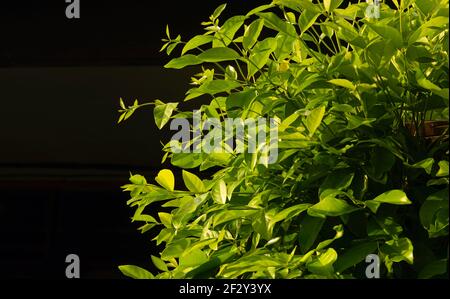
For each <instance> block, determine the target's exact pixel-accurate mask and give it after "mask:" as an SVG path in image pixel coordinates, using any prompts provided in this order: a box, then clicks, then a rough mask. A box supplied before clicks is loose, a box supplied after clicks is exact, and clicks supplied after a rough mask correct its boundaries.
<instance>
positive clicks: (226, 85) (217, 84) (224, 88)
mask: <svg viewBox="0 0 450 299" xmlns="http://www.w3.org/2000/svg"><path fill="white" fill-rule="evenodd" d="M240 86H241V85H240V84H239V82H236V81H230V80H221V79H218V80H212V81H209V82H207V83H205V84H203V85H202V86H200V87H199V88H198V90H199V91H201V92H202V93H207V94H210V95H215V94H217V93H220V92H229V91H230V90H232V89H235V88H238V87H240Z"/></svg>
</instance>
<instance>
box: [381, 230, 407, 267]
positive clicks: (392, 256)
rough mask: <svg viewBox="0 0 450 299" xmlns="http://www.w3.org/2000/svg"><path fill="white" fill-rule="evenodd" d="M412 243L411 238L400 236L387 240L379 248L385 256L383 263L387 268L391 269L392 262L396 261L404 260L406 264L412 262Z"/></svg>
mask: <svg viewBox="0 0 450 299" xmlns="http://www.w3.org/2000/svg"><path fill="white" fill-rule="evenodd" d="M413 249H414V247H413V244H412V243H411V240H410V239H408V238H400V239H395V240H390V241H387V242H386V243H385V244H384V245H383V246H382V247H381V248H380V250H381V252H383V253H384V254H385V255H386V257H385V263H386V266H387V268H388V270H391V269H392V263H398V262H401V261H405V262H407V263H408V264H413V262H414V255H413Z"/></svg>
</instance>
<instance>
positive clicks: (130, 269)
mask: <svg viewBox="0 0 450 299" xmlns="http://www.w3.org/2000/svg"><path fill="white" fill-rule="evenodd" d="M119 270H120V271H121V272H122V273H123V274H124V275H126V276H128V277H131V278H134V279H153V278H155V277H154V276H153V274H152V273H150V272H149V271H147V270H145V269H143V268H141V267H138V266H133V265H122V266H119Z"/></svg>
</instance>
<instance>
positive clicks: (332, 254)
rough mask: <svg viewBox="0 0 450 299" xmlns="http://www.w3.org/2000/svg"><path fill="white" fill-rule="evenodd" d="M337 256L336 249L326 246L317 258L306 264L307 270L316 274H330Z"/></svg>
mask: <svg viewBox="0 0 450 299" xmlns="http://www.w3.org/2000/svg"><path fill="white" fill-rule="evenodd" d="M337 257H338V255H337V252H336V250H334V249H333V248H328V249H327V251H325V252H324V253H322V254H320V255H319V257H318V258H317V259H315V260H314V261H312V262H310V263H308V264H307V267H308V270H309V271H310V272H311V273H314V274H318V275H332V274H333V272H334V270H333V264H334V262H335V261H336V260H337Z"/></svg>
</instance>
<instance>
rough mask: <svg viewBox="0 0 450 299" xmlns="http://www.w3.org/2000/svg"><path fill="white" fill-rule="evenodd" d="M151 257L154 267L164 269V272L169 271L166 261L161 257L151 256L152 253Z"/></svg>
mask: <svg viewBox="0 0 450 299" xmlns="http://www.w3.org/2000/svg"><path fill="white" fill-rule="evenodd" d="M151 259H152V262H153V265H155V267H156V268H158V269H159V270H161V271H164V272H165V271H169V269H168V268H167V265H166V263H165V262H164V261H163V260H162V259H160V258H159V257H156V256H153V255H152V256H151Z"/></svg>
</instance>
